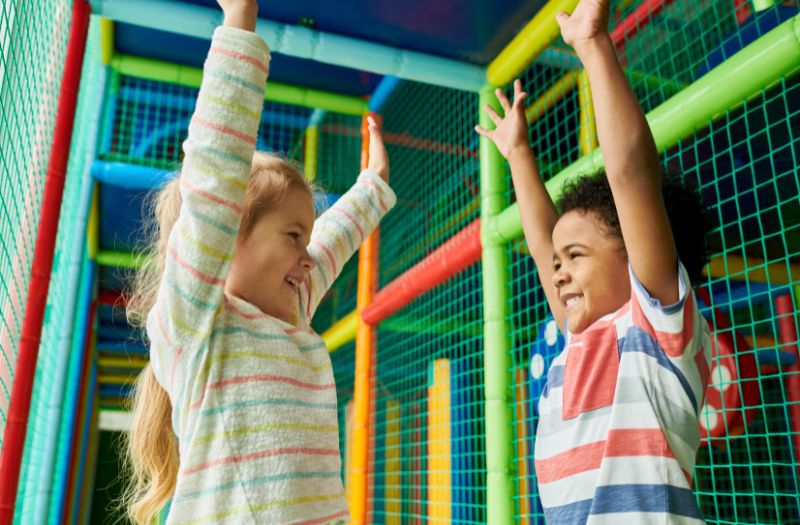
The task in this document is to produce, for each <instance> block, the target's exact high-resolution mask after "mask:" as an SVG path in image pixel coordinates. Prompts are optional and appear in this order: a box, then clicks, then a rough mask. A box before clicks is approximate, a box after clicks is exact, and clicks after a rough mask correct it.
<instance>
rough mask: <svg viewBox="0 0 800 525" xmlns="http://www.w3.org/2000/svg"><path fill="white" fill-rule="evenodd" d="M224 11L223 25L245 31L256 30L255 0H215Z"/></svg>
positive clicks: (256, 8)
mask: <svg viewBox="0 0 800 525" xmlns="http://www.w3.org/2000/svg"><path fill="white" fill-rule="evenodd" d="M217 3H218V4H219V6H220V7H221V8H222V12H223V13H225V22H224V25H226V26H227V27H236V28H238V29H244V30H245V31H255V30H256V18H258V2H257V1H256V0H217Z"/></svg>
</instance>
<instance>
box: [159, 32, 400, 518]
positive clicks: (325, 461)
mask: <svg viewBox="0 0 800 525" xmlns="http://www.w3.org/2000/svg"><path fill="white" fill-rule="evenodd" d="M268 64H269V49H268V48H267V46H266V44H265V43H264V42H263V40H261V38H259V37H258V36H257V35H255V34H254V33H250V32H247V31H242V30H238V29H233V28H227V27H220V28H217V30H216V31H215V33H214V36H213V40H212V44H211V50H210V51H209V55H208V58H207V60H206V64H205V67H204V74H203V83H202V86H201V89H200V94H199V97H198V101H197V108H196V110H195V114H194V116H193V118H192V121H191V124H190V126H189V136H188V138H187V140H186V142H185V143H184V150H185V153H186V157H185V161H184V166H183V171H182V172H181V176H180V191H181V196H182V207H181V211H180V215H179V218H178V221H177V223H176V224H175V226H174V227H173V230H172V232H171V234H170V236H169V240H168V249H167V259H166V264H165V270H164V275H163V277H162V282H161V285H160V289H159V293H158V298H157V301H156V304H155V306H154V307H153V309H152V310H151V311H150V314H149V316H148V321H147V333H148V336H149V339H150V343H151V356H150V357H151V364H152V368H153V371H154V373H155V375H156V377H157V378H158V380H159V382H160V384H161V385H162V386H163V387H164V388H165V390H166V391H167V393H168V394H169V397H170V400H171V402H172V406H173V419H172V424H173V428H174V430H175V434H176V435H177V437H178V442H179V449H180V450H179V455H180V471H179V474H178V481H177V486H176V489H175V493H174V495H173V499H172V504H171V509H170V512H169V516H168V519H167V522H168V523H170V524H194V523H269V524H281V523H305V524H318V523H329V522H334V523H335V522H339V521H343V520H346V519H347V517H348V512H347V505H346V502H345V497H344V489H343V486H342V480H341V477H340V470H341V458H340V451H339V436H338V428H337V410H336V385H335V384H334V378H333V370H332V367H331V361H330V357H329V355H328V351H327V349H326V348H325V345H324V343H323V341H322V339H321V338H320V337H319V335H317V334H316V333H315V332H314V331H313V330H311V329H310V328H309V325H308V320H309V319H311V316H312V315H313V313H314V310H315V309H316V307H317V305H318V304H319V302H320V300H321V299H322V297H323V295H324V294H325V292H326V290H327V289H328V288H329V287H330V285H331V283H332V282H333V280H334V279H335V278H336V276H337V275H338V273H339V272H340V270H341V268H342V265H343V264H344V263H345V262H346V261H347V259H349V258H350V256H351V255H352V254H353V253H354V252H355V250H356V249H358V246H359V244H360V243H361V241H362V240H363V239H364V238H365V236H366V235H368V234H369V233H370V231H371V230H372V229H374V228H375V227H376V226H377V224H378V222H379V221H380V219H381V217H382V216H383V215H384V214H385V213H386V212H387V211H388V210H389V209H390V208H391V207H392V206H393V205H394V203H395V196H394V193H393V192H392V190H391V189H390V188H389V186H388V185H387V184H386V183H385V182H384V181H383V180H382V179H381V178H380V177H379V176H377V175H376V174H375V173H373V172H370V171H364V172H363V173H362V174H361V175H360V176H359V177H358V181H357V182H356V184H355V185H354V186H353V188H351V190H350V191H348V192H347V193H346V194H345V195H343V196H342V197H341V198H340V199H339V201H338V202H337V203H336V204H335V205H334V206H333V207H332V208H331V209H329V210H328V211H326V212H325V213H324V214H323V215H322V216H321V217H319V218H318V219H317V221H316V223H315V226H314V231H313V233H312V237H311V243H310V245H309V248H308V249H309V253H310V254H311V256H312V258H313V259H314V261H315V263H316V266H315V268H314V270H313V271H312V272H311V275H310V276H309V278H308V279H307V281H306V282H305V283H303V285H302V286H301V287H300V291H299V293H298V316H297V317H298V322H297V323H296V324H295V325H292V324H288V323H285V322H283V321H281V320H278V319H276V318H273V317H270V316H268V315H266V314H264V313H262V312H261V311H260V310H259V309H258V308H256V307H255V306H253V305H251V304H249V303H247V302H245V301H243V300H241V299H239V298H237V297H234V296H231V295H228V294H226V293H225V292H224V284H225V279H226V276H227V272H228V270H229V268H230V262H231V257H232V254H233V249H234V246H235V242H236V236H237V231H238V228H239V224H240V220H241V215H242V211H243V210H242V206H243V202H244V196H245V191H246V189H247V184H248V178H249V176H250V166H251V161H252V156H253V152H254V150H255V144H256V133H257V131H258V127H259V120H260V115H261V108H262V105H263V95H264V85H265V82H266V77H267V75H268V72H269V66H268Z"/></svg>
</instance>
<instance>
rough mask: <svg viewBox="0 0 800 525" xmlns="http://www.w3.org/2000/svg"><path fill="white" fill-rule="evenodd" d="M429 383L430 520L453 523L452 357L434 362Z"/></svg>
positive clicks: (430, 521)
mask: <svg viewBox="0 0 800 525" xmlns="http://www.w3.org/2000/svg"><path fill="white" fill-rule="evenodd" d="M431 366H432V371H431V381H430V385H429V386H428V522H429V523H450V509H451V499H452V498H451V490H450V487H451V482H450V472H451V470H452V469H451V460H450V452H451V451H450V360H449V359H436V360H434V361H433V363H431Z"/></svg>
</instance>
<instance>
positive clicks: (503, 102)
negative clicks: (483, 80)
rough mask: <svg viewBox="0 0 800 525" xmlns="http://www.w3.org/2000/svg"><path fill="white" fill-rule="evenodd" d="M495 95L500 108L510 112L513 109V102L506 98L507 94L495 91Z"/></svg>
mask: <svg viewBox="0 0 800 525" xmlns="http://www.w3.org/2000/svg"><path fill="white" fill-rule="evenodd" d="M494 94H495V95H496V96H497V100H498V101H499V102H500V107H502V108H503V111H508V110H509V109H511V102H509V100H508V97H506V94H505V93H503V90H502V89H500V88H497V89H495V90H494Z"/></svg>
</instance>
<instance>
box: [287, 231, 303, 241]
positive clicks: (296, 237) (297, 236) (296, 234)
mask: <svg viewBox="0 0 800 525" xmlns="http://www.w3.org/2000/svg"><path fill="white" fill-rule="evenodd" d="M287 235H288V236H289V237H291V238H292V239H294V240H295V241H297V240H300V234H299V233H297V232H289V233H288V234H287Z"/></svg>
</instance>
